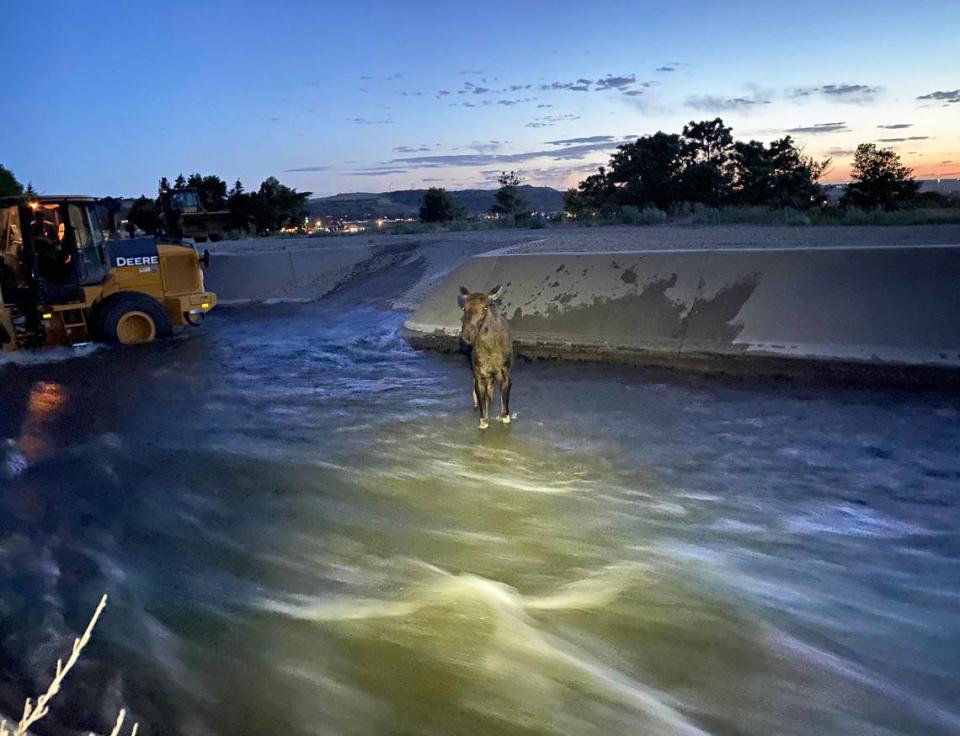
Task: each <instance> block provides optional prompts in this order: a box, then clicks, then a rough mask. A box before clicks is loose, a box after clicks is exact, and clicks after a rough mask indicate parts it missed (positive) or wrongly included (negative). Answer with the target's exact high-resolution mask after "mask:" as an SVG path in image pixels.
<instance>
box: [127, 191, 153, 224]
mask: <svg viewBox="0 0 960 736" xmlns="http://www.w3.org/2000/svg"><path fill="white" fill-rule="evenodd" d="M127 221H128V222H132V223H133V224H134V225H136V226H137V227H138V228H140V229H141V230H143V232H145V233H155V232H156V231H157V225H158V224H159V222H160V213H159V211H158V210H157V203H156V201H155V200H152V199H150V198H149V197H146V196H144V195H141V196H139V197H137V198H136V199H135V200H134V201H133V204H132V205H131V206H130V211H129V212H128V213H127Z"/></svg>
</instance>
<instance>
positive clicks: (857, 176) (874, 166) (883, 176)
mask: <svg viewBox="0 0 960 736" xmlns="http://www.w3.org/2000/svg"><path fill="white" fill-rule="evenodd" d="M912 174H913V171H912V170H911V169H910V168H908V167H906V166H904V165H903V164H902V163H901V162H900V156H898V155H897V154H896V153H895V152H894V151H893V150H892V149H890V148H877V146H876V145H875V144H873V143H861V144H860V145H859V146H857V151H856V153H855V154H854V156H853V168H852V169H851V175H852V180H851V182H850V184H849V186H848V187H847V191H846V192H845V193H844V195H843V199H842V200H841V202H842V204H844V205H852V206H855V207H862V208H863V209H868V210H870V209H875V208H878V207H882V208H883V209H885V210H888V211H889V210H896V209H899V208H900V207H902V206H903V205H904V204H906V203H908V202H910V201H911V200H913V199H915V198H916V196H917V192H918V191H919V190H920V184H919V183H918V182H917V180H916V179H914V178H913V176H912Z"/></svg>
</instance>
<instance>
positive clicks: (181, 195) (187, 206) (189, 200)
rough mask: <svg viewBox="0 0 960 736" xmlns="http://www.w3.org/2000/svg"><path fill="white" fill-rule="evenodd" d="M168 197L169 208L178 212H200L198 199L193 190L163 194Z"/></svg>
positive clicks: (178, 190) (180, 190)
mask: <svg viewBox="0 0 960 736" xmlns="http://www.w3.org/2000/svg"><path fill="white" fill-rule="evenodd" d="M165 194H168V195H169V197H170V208H171V209H174V210H180V212H200V197H199V195H198V194H197V191H196V190H195V189H177V190H173V191H171V192H165Z"/></svg>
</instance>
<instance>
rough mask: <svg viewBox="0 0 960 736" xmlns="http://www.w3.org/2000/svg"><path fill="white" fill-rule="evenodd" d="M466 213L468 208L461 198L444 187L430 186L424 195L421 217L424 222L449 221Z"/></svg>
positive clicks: (457, 218) (460, 217)
mask: <svg viewBox="0 0 960 736" xmlns="http://www.w3.org/2000/svg"><path fill="white" fill-rule="evenodd" d="M465 215H466V208H465V207H464V206H463V204H462V203H461V202H460V200H459V199H457V198H456V197H454V196H453V195H452V194H450V192H448V191H447V190H446V189H444V188H443V187H430V188H429V189H428V190H427V191H426V192H424V195H423V203H422V204H421V205H420V219H421V220H422V221H423V222H449V221H450V220H459V219H462V218H463V217H464V216H465Z"/></svg>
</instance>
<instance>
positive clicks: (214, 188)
mask: <svg viewBox="0 0 960 736" xmlns="http://www.w3.org/2000/svg"><path fill="white" fill-rule="evenodd" d="M187 186H188V187H190V188H191V189H196V190H197V197H198V198H199V199H200V205H201V206H202V207H203V209H204V210H206V211H207V212H217V211H219V210H222V209H225V208H226V206H227V183H226V182H225V181H224V180H223V179H221V178H220V177H219V176H215V175H208V176H201V175H200V174H190V178H189V179H187Z"/></svg>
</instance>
